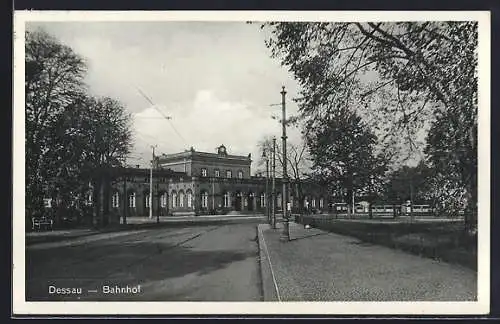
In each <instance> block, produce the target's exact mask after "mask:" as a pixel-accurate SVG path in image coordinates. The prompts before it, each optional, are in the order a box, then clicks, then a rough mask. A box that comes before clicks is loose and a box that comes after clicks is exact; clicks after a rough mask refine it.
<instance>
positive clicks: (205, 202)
mask: <svg viewBox="0 0 500 324" xmlns="http://www.w3.org/2000/svg"><path fill="white" fill-rule="evenodd" d="M201 207H202V208H208V193H207V192H206V191H203V192H202V193H201Z"/></svg>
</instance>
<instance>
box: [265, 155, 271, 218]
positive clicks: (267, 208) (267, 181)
mask: <svg viewBox="0 0 500 324" xmlns="http://www.w3.org/2000/svg"><path fill="white" fill-rule="evenodd" d="M270 211H271V209H270V208H269V156H268V155H267V153H266V214H267V222H268V223H269V224H271V212H270Z"/></svg>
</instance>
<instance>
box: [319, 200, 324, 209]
mask: <svg viewBox="0 0 500 324" xmlns="http://www.w3.org/2000/svg"><path fill="white" fill-rule="evenodd" d="M323 206H324V201H323V198H319V208H323Z"/></svg>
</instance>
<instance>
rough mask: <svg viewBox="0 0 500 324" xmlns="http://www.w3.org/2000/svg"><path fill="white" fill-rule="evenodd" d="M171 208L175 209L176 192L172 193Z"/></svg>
mask: <svg viewBox="0 0 500 324" xmlns="http://www.w3.org/2000/svg"><path fill="white" fill-rule="evenodd" d="M172 208H177V192H175V191H173V192H172Z"/></svg>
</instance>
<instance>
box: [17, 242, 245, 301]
mask: <svg viewBox="0 0 500 324" xmlns="http://www.w3.org/2000/svg"><path fill="white" fill-rule="evenodd" d="M51 253H52V254H53V255H52V256H51V258H52V259H54V262H50V261H48V260H47V257H48V256H49V254H51ZM28 254H29V256H28ZM247 258H255V252H254V251H238V250H230V249H228V250H206V251H205V250H199V249H194V248H190V247H184V246H180V245H179V244H171V243H165V242H147V241H144V242H143V241H141V242H118V243H117V244H113V243H112V244H110V243H103V242H101V243H100V244H98V245H94V246H91V247H87V246H74V247H67V248H61V249H57V250H56V251H52V252H50V251H43V250H41V251H32V252H30V253H27V263H26V279H27V285H26V298H27V300H29V301H35V300H76V299H77V298H76V297H75V296H63V295H59V296H57V295H50V294H48V286H49V285H54V286H58V287H82V288H83V290H84V291H85V290H88V289H98V288H99V287H101V286H102V285H105V284H116V285H127V284H130V285H137V284H141V285H144V286H147V285H148V283H152V282H155V284H156V283H158V282H162V281H164V280H167V279H172V278H179V279H181V278H182V277H184V276H187V275H190V274H196V275H198V276H202V275H206V274H208V273H210V272H213V271H216V270H218V269H221V268H224V267H226V266H227V265H229V264H230V263H233V262H237V261H241V260H245V259H247ZM55 260H57V262H55ZM103 297H105V299H106V300H123V298H122V297H121V296H116V297H114V296H102V295H101V296H99V295H95V299H96V300H99V299H103Z"/></svg>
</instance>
